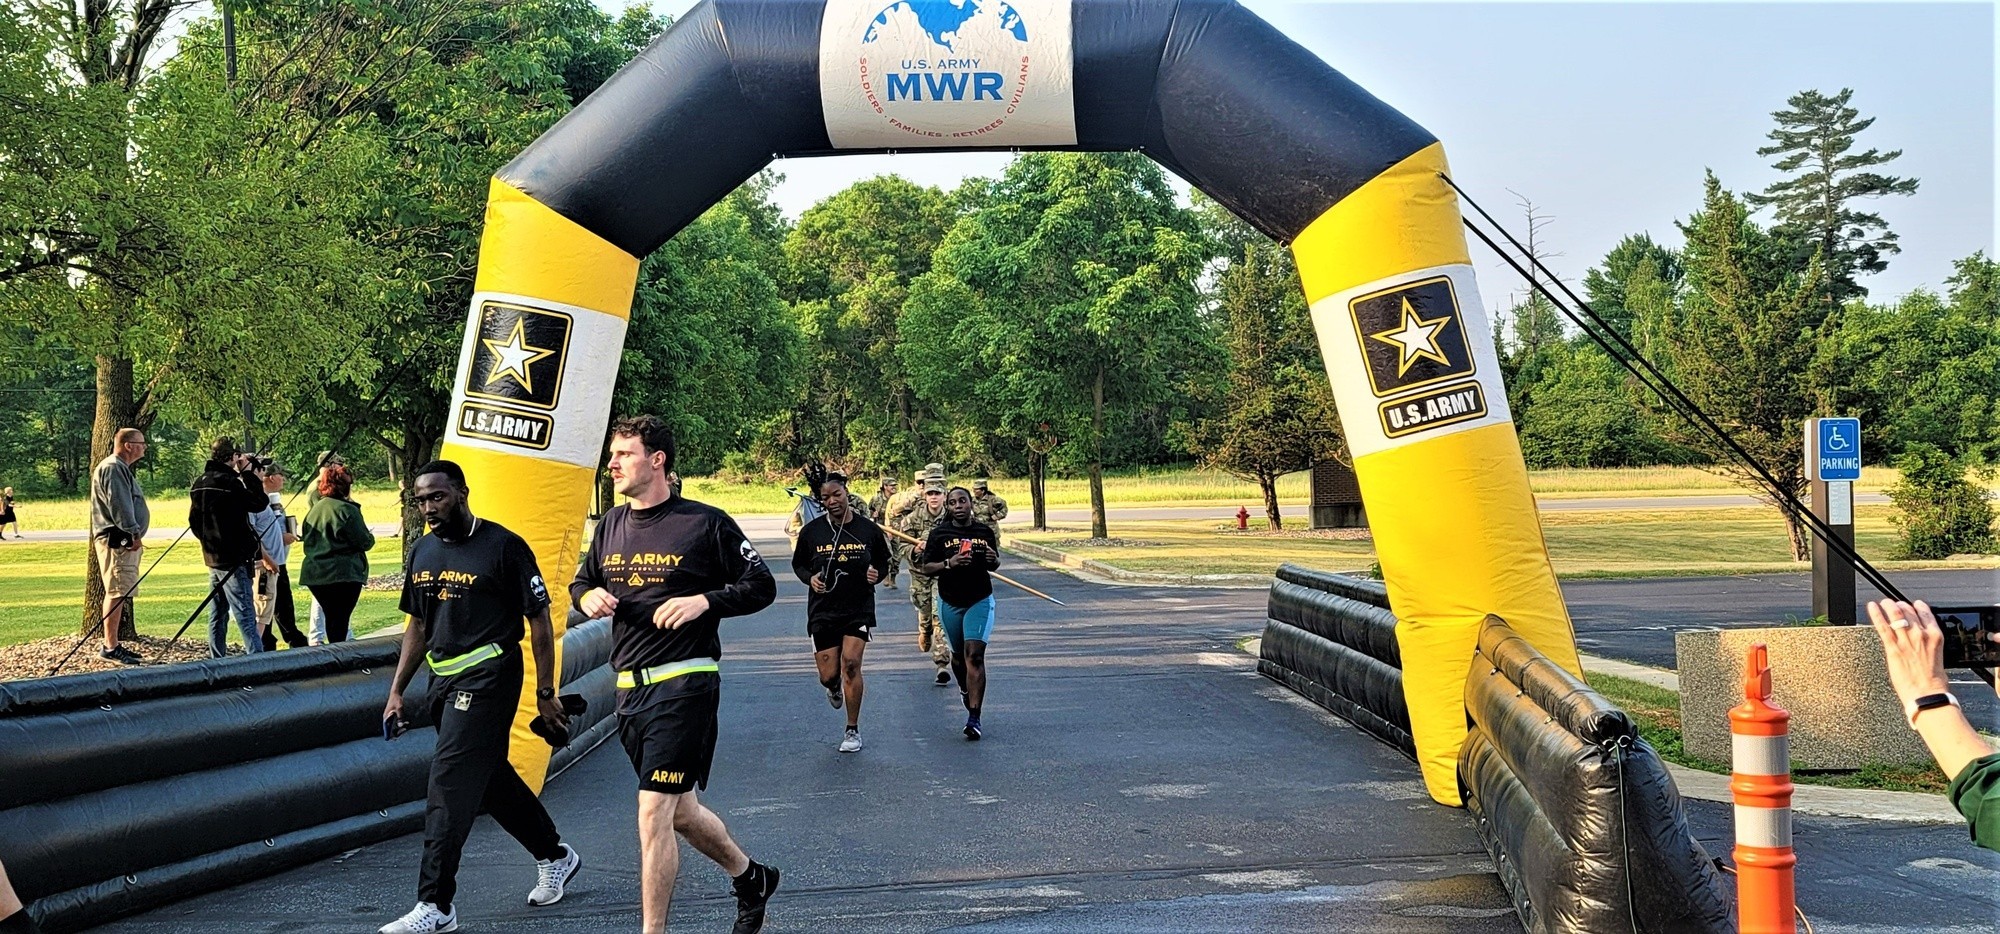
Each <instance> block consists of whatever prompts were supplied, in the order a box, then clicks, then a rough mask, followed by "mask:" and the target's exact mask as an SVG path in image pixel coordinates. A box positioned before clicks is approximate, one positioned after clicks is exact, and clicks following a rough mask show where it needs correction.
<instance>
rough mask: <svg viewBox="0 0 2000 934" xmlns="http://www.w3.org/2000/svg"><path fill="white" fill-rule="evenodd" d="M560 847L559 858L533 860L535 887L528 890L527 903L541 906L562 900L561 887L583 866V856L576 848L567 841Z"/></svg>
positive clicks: (565, 885) (566, 884)
mask: <svg viewBox="0 0 2000 934" xmlns="http://www.w3.org/2000/svg"><path fill="white" fill-rule="evenodd" d="M562 848H563V857H562V858H561V859H546V860H537V861H536V862H535V887H534V889H532V890H531V891H529V892H528V904H530V905H534V906H536V907H541V906H543V905H553V904H555V903H556V902H559V901H562V897H563V889H564V888H565V887H567V886H568V885H569V880H570V879H571V878H573V877H575V876H576V871H577V870H579V869H582V868H583V857H582V856H579V855H577V852H576V850H574V849H571V848H570V845H569V844H567V843H565V844H563V845H562Z"/></svg>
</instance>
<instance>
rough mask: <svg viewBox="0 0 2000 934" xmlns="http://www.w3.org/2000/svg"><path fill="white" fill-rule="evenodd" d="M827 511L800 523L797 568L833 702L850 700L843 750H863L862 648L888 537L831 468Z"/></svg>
mask: <svg viewBox="0 0 2000 934" xmlns="http://www.w3.org/2000/svg"><path fill="white" fill-rule="evenodd" d="M814 492H816V493H818V494H819V498H820V503H821V504H822V505H824V506H825V507H826V514H825V515H822V516H820V517H819V518H817V519H814V520H813V521H811V522H808V523H806V524H805V527H804V528H801V529H799V541H798V544H797V545H795V546H794V547H793V548H792V573H794V574H797V575H798V576H799V580H801V581H804V582H805V585H806V587H807V588H808V589H809V592H808V593H807V594H806V632H807V634H809V635H811V636H812V642H813V664H815V665H817V666H818V667H819V683H820V684H821V685H823V686H824V687H825V688H826V700H827V703H829V704H831V705H833V706H834V707H835V708H836V709H838V708H839V707H841V706H842V705H843V704H845V705H846V707H847V732H846V733H845V734H844V735H843V736H842V737H841V740H840V751H841V752H860V751H861V694H862V689H863V685H862V682H861V655H862V653H863V652H864V651H866V650H867V648H868V635H869V634H868V630H870V629H872V628H874V626H875V585H876V584H877V583H879V582H880V581H881V580H882V579H883V578H884V577H887V576H888V574H889V561H890V552H889V540H888V538H887V537H886V536H884V535H883V534H882V529H881V527H880V526H877V525H876V524H875V523H874V522H872V521H870V520H869V519H868V517H867V516H863V515H858V514H856V513H855V511H854V508H853V500H851V499H849V498H848V492H847V478H846V477H845V476H843V475H841V474H838V473H830V474H827V475H826V479H825V480H823V481H821V483H820V485H819V489H818V490H815V491H814Z"/></svg>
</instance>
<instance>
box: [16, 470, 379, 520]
mask: <svg viewBox="0 0 2000 934" xmlns="http://www.w3.org/2000/svg"><path fill="white" fill-rule="evenodd" d="M140 482H141V483H142V484H143V483H144V482H145V481H144V479H143V478H142V479H141V480H140ZM295 493H296V494H298V495H297V497H296V498H294V496H293V494H295ZM15 499H16V500H17V501H18V502H17V504H16V506H15V512H16V514H17V515H18V516H19V517H20V519H21V531H23V532H60V531H69V530H72V529H82V528H87V527H88V526H89V525H90V501H89V500H87V499H82V498H73V499H42V500H38V499H27V498H23V497H18V496H17V497H15ZM354 501H355V502H356V503H358V504H360V506H361V514H362V515H363V516H365V517H367V519H368V522H369V524H370V525H374V524H378V523H383V522H395V521H397V519H396V517H397V515H398V513H397V506H396V491H395V489H394V488H393V487H392V488H388V489H361V488H356V489H355V490H354ZM285 503H286V506H285V508H286V511H287V512H289V513H290V514H291V515H293V516H295V517H300V518H303V517H304V516H305V514H306V497H305V494H303V493H299V491H298V489H297V488H296V487H288V488H286V490H285ZM146 508H147V509H148V510H150V511H151V512H152V515H153V527H154V528H179V527H181V526H184V525H186V524H187V514H188V498H187V490H185V489H179V488H176V489H172V490H158V489H153V488H150V487H149V488H147V492H146ZM10 531H11V530H10Z"/></svg>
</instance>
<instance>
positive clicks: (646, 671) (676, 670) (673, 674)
mask: <svg viewBox="0 0 2000 934" xmlns="http://www.w3.org/2000/svg"><path fill="white" fill-rule="evenodd" d="M698 671H713V672H715V673H717V674H720V673H721V672H722V665H721V664H720V663H718V662H717V661H716V660H715V659H712V658H690V659H688V660H687V661H684V662H670V663H668V664H665V665H654V666H653V667H651V668H641V669H639V670H638V671H621V672H619V673H618V686H619V687H620V688H636V687H638V686H639V685H642V684H659V683H660V682H662V681H668V680H671V679H674V678H678V677H680V676H681V675H691V674H694V673H695V672H698Z"/></svg>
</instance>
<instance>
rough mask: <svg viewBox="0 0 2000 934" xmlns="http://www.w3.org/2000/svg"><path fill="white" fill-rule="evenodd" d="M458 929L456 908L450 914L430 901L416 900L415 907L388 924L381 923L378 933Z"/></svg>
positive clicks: (433, 932)
mask: <svg viewBox="0 0 2000 934" xmlns="http://www.w3.org/2000/svg"><path fill="white" fill-rule="evenodd" d="M456 930H458V909H456V908H454V909H452V911H451V914H445V913H444V912H442V911H439V910H438V906H436V905H433V904H431V903H430V902H418V903H417V907H415V908H412V909H410V913H409V914H406V915H404V916H402V917H400V918H397V919H396V920H394V921H391V922H389V923H388V924H385V925H382V929H381V931H380V932H378V934H445V932H447V931H456Z"/></svg>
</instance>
